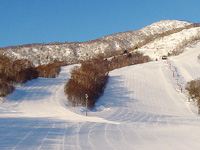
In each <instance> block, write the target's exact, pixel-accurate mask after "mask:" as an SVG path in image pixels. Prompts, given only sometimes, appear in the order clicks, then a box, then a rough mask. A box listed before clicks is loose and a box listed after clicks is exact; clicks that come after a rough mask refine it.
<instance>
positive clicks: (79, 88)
mask: <svg viewBox="0 0 200 150" xmlns="http://www.w3.org/2000/svg"><path fill="white" fill-rule="evenodd" d="M108 72H109V71H108V62H107V61H101V62H99V61H98V62H85V63H82V64H81V66H79V67H74V68H73V69H72V71H71V78H70V80H69V81H68V82H67V84H66V86H65V89H64V90H65V93H66V94H67V95H68V101H69V102H70V104H71V105H72V106H74V107H75V106H77V105H82V106H85V105H86V98H85V94H87V95H88V108H90V109H92V108H93V107H94V104H95V102H96V101H97V99H98V98H99V97H100V96H101V94H102V93H103V91H104V88H105V85H106V83H107V81H108Z"/></svg>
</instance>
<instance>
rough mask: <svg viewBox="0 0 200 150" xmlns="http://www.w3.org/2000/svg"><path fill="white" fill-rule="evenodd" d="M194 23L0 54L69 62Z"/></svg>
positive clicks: (156, 26) (167, 22)
mask: <svg viewBox="0 0 200 150" xmlns="http://www.w3.org/2000/svg"><path fill="white" fill-rule="evenodd" d="M194 26H195V25H194V24H193V23H189V22H186V21H176V20H163V21H160V22H157V23H154V24H152V25H150V26H147V27H145V28H142V29H140V30H136V31H128V32H124V33H118V34H113V35H109V36H106V37H103V38H100V39H97V40H93V41H88V42H82V43H79V42H74V43H55V44H29V45H24V46H23V45H22V46H14V47H7V48H2V49H0V53H1V54H3V55H6V56H8V57H11V58H12V59H28V60H30V61H31V62H33V64H34V65H35V66H38V65H42V64H48V63H52V62H53V61H55V60H57V61H67V62H68V63H69V64H70V63H74V62H77V61H78V60H85V59H90V58H93V57H96V56H97V55H99V54H106V53H109V52H113V51H118V50H125V49H135V48H136V47H140V46H142V45H143V44H145V43H148V42H150V41H151V40H153V39H154V38H156V37H157V36H158V35H160V34H164V33H166V32H169V31H171V32H172V33H173V31H174V32H176V30H177V29H181V30H182V29H184V28H192V27H194Z"/></svg>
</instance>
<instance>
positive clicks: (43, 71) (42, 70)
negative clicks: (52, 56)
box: [36, 61, 67, 78]
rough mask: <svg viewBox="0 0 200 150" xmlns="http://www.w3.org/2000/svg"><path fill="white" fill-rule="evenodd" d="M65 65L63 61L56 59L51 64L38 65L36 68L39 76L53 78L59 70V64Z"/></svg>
mask: <svg viewBox="0 0 200 150" xmlns="http://www.w3.org/2000/svg"><path fill="white" fill-rule="evenodd" d="M64 65H67V63H66V62H64V61H56V62H54V63H51V64H46V65H41V66H38V67H37V68H36V69H37V71H38V73H39V77H44V78H55V77H57V76H58V74H59V73H60V71H61V66H64Z"/></svg>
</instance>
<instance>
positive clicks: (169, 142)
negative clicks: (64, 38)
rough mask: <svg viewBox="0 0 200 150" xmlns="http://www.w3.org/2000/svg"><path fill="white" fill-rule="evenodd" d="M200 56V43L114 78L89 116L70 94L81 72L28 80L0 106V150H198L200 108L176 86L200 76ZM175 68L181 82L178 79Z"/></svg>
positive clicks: (117, 73) (64, 70) (65, 69)
mask: <svg viewBox="0 0 200 150" xmlns="http://www.w3.org/2000/svg"><path fill="white" fill-rule="evenodd" d="M199 49H200V42H199V41H197V42H196V43H193V45H190V47H187V48H186V49H185V52H183V53H182V54H180V55H178V56H173V57H171V58H170V59H169V60H168V61H162V60H159V61H153V62H150V63H146V64H139V65H134V66H130V67H124V68H121V69H116V70H114V71H112V72H110V74H109V75H110V78H109V82H108V85H107V87H106V89H105V92H104V95H103V97H101V99H100V100H99V102H98V103H97V105H96V109H95V110H94V111H90V112H89V113H88V116H85V108H83V107H80V108H71V107H69V106H68V104H67V102H66V96H65V95H64V91H63V88H64V85H65V83H66V80H68V79H69V76H70V69H71V68H72V67H74V65H72V66H66V67H62V71H61V73H60V74H59V76H58V77H57V78H54V79H48V78H38V79H35V80H32V81H29V82H27V83H26V84H24V85H23V86H19V87H17V88H16V91H15V92H14V93H13V94H10V95H9V96H7V97H6V101H5V102H4V103H1V104H0V125H1V128H0V148H1V149H3V150H4V149H19V150H21V149H63V150H64V149H70V150H75V149H95V150H97V149H99V150H101V149H108V150H110V149H119V150H121V149H124V150H126V149H127V150H130V149H140V150H146V149H148V150H160V149H162V150H169V149H170V150H177V149H182V150H188V149H192V150H199V149H200V146H199V134H200V130H199V129H200V118H199V116H198V115H197V109H196V108H195V105H193V103H192V102H191V103H188V102H187V101H188V99H187V95H186V93H185V91H184V93H181V91H180V89H179V86H177V84H176V83H177V79H178V81H180V84H181V85H183V86H184V85H185V83H186V82H187V81H189V80H191V79H195V78H197V77H199V75H200V69H199V68H200V67H199V65H200V63H199V62H198V61H197V56H198V55H199V54H200V51H199ZM158 54H159V53H158ZM156 55H157V54H156V53H153V54H151V57H155V56H156ZM159 57H160V56H159ZM169 64H171V65H172V66H173V67H171V68H174V67H176V69H177V72H178V73H179V76H176V77H173V74H172V70H171V69H170V65H169Z"/></svg>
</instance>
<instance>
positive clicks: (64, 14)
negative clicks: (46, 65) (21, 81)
mask: <svg viewBox="0 0 200 150" xmlns="http://www.w3.org/2000/svg"><path fill="white" fill-rule="evenodd" d="M168 19H170V20H186V21H190V22H194V23H197V22H199V23H200V0H0V47H5V46H14V45H22V44H28V43H50V42H66V41H68V42H75V41H79V42H82V41H88V40H94V39H97V38H101V37H103V36H106V35H109V34H114V33H118V32H124V31H130V30H137V29H140V28H143V27H145V26H147V25H150V24H152V23H154V22H157V21H160V20H168Z"/></svg>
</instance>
